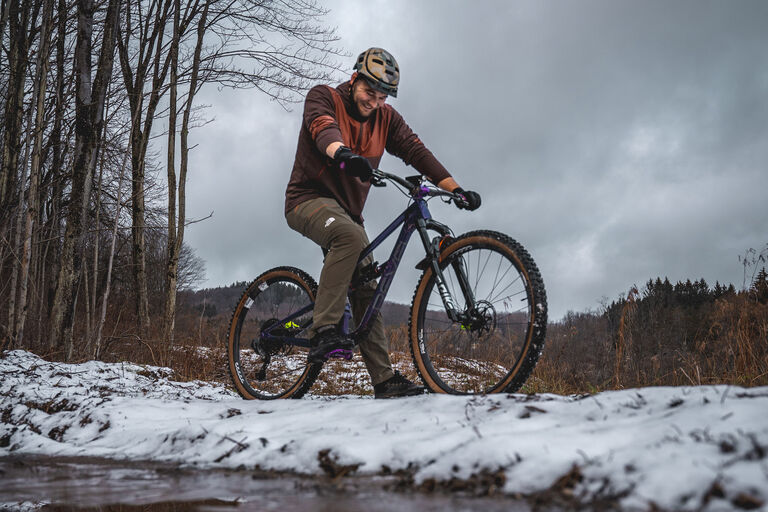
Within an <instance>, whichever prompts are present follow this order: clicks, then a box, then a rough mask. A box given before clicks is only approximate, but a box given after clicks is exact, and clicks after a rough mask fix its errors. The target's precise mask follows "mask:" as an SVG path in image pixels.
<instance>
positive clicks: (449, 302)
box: [261, 173, 475, 347]
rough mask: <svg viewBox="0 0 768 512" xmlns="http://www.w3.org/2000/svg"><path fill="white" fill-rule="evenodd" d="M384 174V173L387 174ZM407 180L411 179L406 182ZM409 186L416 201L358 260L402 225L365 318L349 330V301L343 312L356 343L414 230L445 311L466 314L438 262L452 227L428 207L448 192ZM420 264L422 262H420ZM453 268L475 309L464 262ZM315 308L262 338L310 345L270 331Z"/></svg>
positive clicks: (459, 318) (366, 329)
mask: <svg viewBox="0 0 768 512" xmlns="http://www.w3.org/2000/svg"><path fill="white" fill-rule="evenodd" d="M384 174H385V173H384ZM386 177H388V178H391V179H392V178H397V177H393V176H392V175H388V174H386ZM396 181H398V182H399V183H400V184H401V185H402V184H404V182H405V180H402V179H397V180H396ZM405 183H408V182H405ZM408 186H409V187H413V188H412V189H411V197H412V199H413V202H412V203H411V204H410V205H409V206H408V207H407V208H406V209H405V210H404V211H403V212H402V213H401V214H400V215H399V216H398V217H397V218H396V219H395V220H393V221H392V222H391V223H390V224H389V225H388V226H387V227H386V228H384V230H383V231H382V232H381V233H380V234H379V236H377V237H376V238H375V239H374V240H373V242H371V243H370V244H369V245H368V246H367V247H366V248H365V249H363V251H362V252H361V253H360V257H359V259H358V265H359V264H360V262H362V261H363V260H364V259H365V258H366V257H368V256H369V255H370V254H371V253H372V252H373V251H374V249H376V248H377V247H379V246H380V245H381V244H382V243H383V242H384V240H386V239H387V238H389V237H390V236H391V235H392V234H393V233H394V232H395V231H397V228H398V227H400V234H399V235H398V237H397V240H396V241H395V245H394V247H393V248H392V252H391V253H390V256H389V258H388V259H387V260H386V261H385V262H384V263H382V264H380V265H378V266H377V267H376V268H375V273H376V274H377V275H378V276H379V284H378V286H377V287H376V291H375V292H374V295H373V298H372V299H371V303H370V304H369V305H368V307H367V309H366V310H365V313H364V314H363V318H362V319H361V321H360V325H359V326H358V327H357V328H356V329H355V330H354V331H352V332H348V325H349V319H350V317H351V312H350V311H349V307H348V306H349V304H347V308H345V311H344V317H343V319H342V329H343V331H344V333H345V334H348V335H349V336H350V337H351V338H352V339H353V340H354V341H355V344H357V343H359V342H360V341H361V340H362V339H363V338H364V337H365V336H366V335H367V334H368V332H369V331H370V329H371V327H372V324H373V322H372V319H374V318H375V317H376V314H378V313H379V311H380V310H381V306H382V305H383V304H384V299H385V298H386V296H387V292H388V291H389V287H390V285H391V284H392V281H393V280H394V277H395V273H396V272H397V269H398V267H399V266H400V262H401V261H402V258H403V254H405V249H406V247H407V246H408V243H409V242H410V239H411V235H413V233H414V231H416V232H418V233H419V235H420V238H421V241H422V244H423V245H424V250H425V252H426V258H425V259H424V260H422V263H427V264H429V265H430V266H431V268H432V271H433V272H434V274H435V281H436V285H437V288H438V291H439V293H440V297H441V298H442V300H443V304H444V306H445V308H446V312H447V313H448V316H449V317H450V318H451V320H454V321H462V320H463V318H464V315H463V314H461V313H459V312H457V310H456V306H455V302H454V300H453V298H452V297H451V294H450V292H449V291H448V288H447V287H446V286H445V279H444V277H443V272H442V270H441V269H440V265H439V256H440V247H439V242H440V241H441V240H442V239H443V237H445V236H450V235H451V234H452V233H451V229H450V228H449V227H448V226H446V225H445V224H442V223H440V222H437V221H436V220H434V219H433V218H432V214H431V213H430V211H429V207H428V206H427V199H426V198H427V197H430V196H437V195H448V194H447V193H444V192H442V191H437V190H435V189H432V188H429V187H425V186H422V185H419V186H417V187H416V186H414V184H413V183H410V185H408ZM429 230H433V231H436V232H437V233H439V234H440V236H439V237H436V238H435V239H433V240H431V239H430V238H429ZM420 265H421V263H420ZM453 265H454V269H455V270H456V274H457V276H458V281H459V288H460V289H461V291H462V294H463V295H464V299H465V304H467V305H472V306H471V307H470V309H474V304H475V301H474V297H472V293H471V291H470V286H469V284H468V282H467V277H466V272H465V271H464V268H463V265H462V264H461V261H460V260H459V261H458V262H454V263H453ZM352 293H353V289H352V287H351V286H350V291H349V292H348V295H351V294H352ZM313 307H314V303H312V304H309V305H307V306H305V307H304V308H301V309H300V310H299V311H296V312H294V313H292V314H291V315H289V316H287V317H285V318H282V319H280V320H279V321H278V322H276V323H275V325H274V326H273V327H269V328H267V329H265V330H263V331H262V332H261V338H262V340H270V339H271V340H278V339H279V340H280V341H282V342H283V343H284V344H289V345H296V346H301V347H309V340H308V339H306V338H297V337H293V336H279V335H275V334H271V332H272V330H273V329H275V328H276V327H278V326H280V325H287V324H288V323H289V322H292V321H293V320H294V319H296V318H298V317H300V316H302V315H304V314H306V313H308V312H309V311H310V310H311V309H312V308H313ZM310 325H311V322H310V323H309V324H307V325H302V326H301V327H302V331H303V330H306V329H307V328H308V327H309V326H310Z"/></svg>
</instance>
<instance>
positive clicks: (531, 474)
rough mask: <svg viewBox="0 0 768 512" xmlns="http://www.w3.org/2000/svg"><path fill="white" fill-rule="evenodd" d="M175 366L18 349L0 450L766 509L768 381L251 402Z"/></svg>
mask: <svg viewBox="0 0 768 512" xmlns="http://www.w3.org/2000/svg"><path fill="white" fill-rule="evenodd" d="M170 375H171V372H170V370H168V369H163V368H156V367H147V366H139V365H134V364H128V363H125V364H107V363H102V362H95V361H93V362H88V363H83V364H77V365H69V364H62V363H51V362H47V361H44V360H42V359H40V358H38V357H37V356H35V355H33V354H31V353H28V352H23V351H13V352H8V353H6V354H5V355H4V358H3V359H0V378H1V379H2V383H0V417H1V423H0V457H2V456H8V455H44V456H46V455H51V456H92V457H103V458H109V459H122V460H143V461H159V462H170V463H180V464H194V465H196V466H197V467H228V468H243V469H246V470H248V469H252V468H259V469H261V470H275V471H288V472H292V473H297V474H308V475H312V474H317V475H323V474H330V475H331V476H336V477H341V476H345V475H365V474H368V475H378V474H396V475H399V477H400V478H403V480H404V481H407V482H408V484H409V485H413V486H415V487H422V488H441V487H446V488H456V487H464V488H468V487H469V488H473V487H474V488H475V489H476V488H477V487H478V486H480V487H483V488H485V490H488V487H493V486H495V487H496V488H498V490H499V491H502V492H505V493H508V494H513V495H517V494H520V495H525V496H530V495H536V494H537V493H546V492H550V493H551V492H555V493H557V494H559V495H560V496H561V497H563V498H567V499H574V500H577V501H581V502H593V501H596V500H600V499H609V500H618V501H619V502H620V503H621V505H622V506H623V507H625V508H627V509H632V510H634V509H651V508H653V507H661V508H663V509H669V510H730V509H737V510H738V509H753V510H754V509H760V510H768V456H767V455H766V454H767V452H768V387H761V388H750V389H745V388H736V387H727V386H701V387H684V388H643V389H631V390H624V391H615V392H604V393H600V394H596V395H589V396H568V397H564V396H556V395H533V396H528V395H517V394H516V395H499V396H495V395H494V396H476V397H458V396H441V395H434V394H430V395H424V396H419V397H411V398H406V399H398V400H373V399H371V398H370V397H356V396H344V397H338V398H327V397H311V396H310V397H307V398H304V399H302V400H285V401H271V402H259V401H251V402H249V401H244V400H241V399H240V398H239V397H238V396H236V395H235V394H234V393H233V392H231V391H229V390H228V389H227V388H225V387H223V386H221V385H217V384H210V383H203V382H191V383H180V382H174V381H172V380H170V379H169V376H170ZM0 485H1V483H0Z"/></svg>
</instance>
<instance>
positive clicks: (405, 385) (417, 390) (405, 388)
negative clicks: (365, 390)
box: [373, 371, 424, 398]
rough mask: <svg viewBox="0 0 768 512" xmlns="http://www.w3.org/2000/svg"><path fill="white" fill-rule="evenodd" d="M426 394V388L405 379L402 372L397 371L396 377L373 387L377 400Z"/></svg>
mask: <svg viewBox="0 0 768 512" xmlns="http://www.w3.org/2000/svg"><path fill="white" fill-rule="evenodd" d="M422 393H424V386H419V385H417V384H414V383H413V382H411V381H409V380H408V379H406V378H405V377H403V376H402V375H401V374H400V372H398V371H395V375H394V376H393V377H391V378H390V379H389V380H385V381H384V382H380V383H379V384H376V385H375V386H373V395H374V397H375V398H397V397H401V396H413V395H421V394H422Z"/></svg>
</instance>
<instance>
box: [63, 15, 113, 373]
mask: <svg viewBox="0 0 768 512" xmlns="http://www.w3.org/2000/svg"><path fill="white" fill-rule="evenodd" d="M119 8H120V0H109V3H108V6H107V15H106V18H105V22H104V31H103V37H102V43H101V52H100V55H99V61H98V64H97V71H96V76H95V78H94V80H93V83H92V82H91V52H92V48H91V34H92V31H93V17H94V11H95V9H96V6H95V3H94V0H79V1H78V33H77V47H76V51H75V65H74V70H75V73H76V82H77V96H76V114H75V116H76V121H75V123H76V142H75V151H74V165H73V169H72V192H71V194H70V205H69V211H68V213H67V228H66V232H65V234H64V245H63V249H62V258H61V260H62V261H61V268H60V270H59V275H58V280H57V286H56V295H55V298H54V304H53V311H52V314H51V345H58V344H61V343H63V344H64V347H65V352H66V357H67V358H70V357H71V356H72V354H73V352H74V340H73V333H72V328H73V325H74V315H75V301H76V297H77V288H78V287H77V286H76V284H77V282H76V281H77V280H78V276H79V275H80V265H81V259H82V254H81V247H80V244H81V241H82V228H83V217H84V215H85V211H86V206H87V201H88V198H89V195H90V192H89V190H88V187H89V186H90V182H91V180H90V176H91V175H92V173H93V168H94V165H95V159H94V156H95V148H96V145H97V144H98V142H99V141H98V139H99V136H100V134H101V133H102V130H101V126H102V122H103V120H104V98H105V95H106V91H107V85H108V82H109V78H110V77H111V75H112V63H113V61H114V49H115V37H116V34H117V26H118V21H119V16H118V13H119Z"/></svg>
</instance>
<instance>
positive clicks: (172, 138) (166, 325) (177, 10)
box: [163, 0, 181, 347]
mask: <svg viewBox="0 0 768 512" xmlns="http://www.w3.org/2000/svg"><path fill="white" fill-rule="evenodd" d="M180 15H181V1H180V0H174V2H173V37H172V39H171V66H170V71H171V78H170V98H169V108H170V112H169V114H168V157H167V159H168V163H167V175H168V240H167V243H166V271H165V307H164V309H163V340H164V341H165V344H166V346H167V347H170V346H171V345H172V344H173V330H174V324H175V320H176V273H177V270H178V266H179V254H178V251H177V249H176V116H177V115H178V111H179V110H178V101H177V100H178V84H177V81H178V73H179V16H180Z"/></svg>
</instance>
